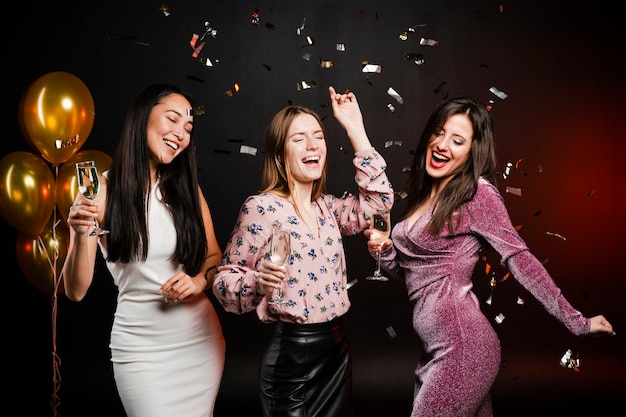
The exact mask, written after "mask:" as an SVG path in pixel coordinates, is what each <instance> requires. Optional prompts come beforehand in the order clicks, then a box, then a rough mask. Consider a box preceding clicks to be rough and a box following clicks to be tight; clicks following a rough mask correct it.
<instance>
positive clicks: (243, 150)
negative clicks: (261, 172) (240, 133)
mask: <svg viewBox="0 0 626 417" xmlns="http://www.w3.org/2000/svg"><path fill="white" fill-rule="evenodd" d="M256 151H257V149H256V148H254V147H252V146H247V145H241V147H240V148H239V153H245V154H248V155H252V156H256Z"/></svg>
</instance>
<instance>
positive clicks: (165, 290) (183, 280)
mask: <svg viewBox="0 0 626 417" xmlns="http://www.w3.org/2000/svg"><path fill="white" fill-rule="evenodd" d="M199 280H200V278H192V277H190V276H189V275H187V274H185V273H184V272H177V273H176V274H175V275H174V276H172V277H171V278H170V279H168V280H167V281H165V284H163V285H162V286H161V288H159V294H165V302H166V303H168V304H174V303H178V302H181V301H184V300H185V299H186V298H188V297H191V296H193V295H197V294H200V293H201V292H202V291H204V278H202V279H201V284H202V285H200V286H199V285H198V284H197V281H199Z"/></svg>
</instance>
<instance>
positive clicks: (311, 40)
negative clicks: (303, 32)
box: [306, 36, 315, 46]
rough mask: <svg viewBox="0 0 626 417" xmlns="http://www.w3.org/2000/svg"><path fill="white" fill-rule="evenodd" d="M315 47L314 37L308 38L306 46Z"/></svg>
mask: <svg viewBox="0 0 626 417" xmlns="http://www.w3.org/2000/svg"><path fill="white" fill-rule="evenodd" d="M311 45H315V38H314V37H312V36H307V37H306V46H311Z"/></svg>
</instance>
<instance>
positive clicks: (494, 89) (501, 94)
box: [489, 87, 509, 100]
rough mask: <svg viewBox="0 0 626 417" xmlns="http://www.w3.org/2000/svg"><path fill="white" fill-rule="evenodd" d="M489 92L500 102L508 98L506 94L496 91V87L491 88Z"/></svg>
mask: <svg viewBox="0 0 626 417" xmlns="http://www.w3.org/2000/svg"><path fill="white" fill-rule="evenodd" d="M489 91H490V92H491V93H493V94H494V95H495V96H496V97H498V98H499V99H500V100H504V99H505V98H507V97H508V96H509V95H508V94H506V93H504V92H502V91H500V90H498V89H497V88H496V87H491V88H490V89H489Z"/></svg>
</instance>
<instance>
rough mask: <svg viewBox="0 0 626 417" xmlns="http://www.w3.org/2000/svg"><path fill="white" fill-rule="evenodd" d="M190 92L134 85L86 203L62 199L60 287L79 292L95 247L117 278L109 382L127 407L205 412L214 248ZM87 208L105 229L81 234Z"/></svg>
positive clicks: (220, 358)
mask: <svg viewBox="0 0 626 417" xmlns="http://www.w3.org/2000/svg"><path fill="white" fill-rule="evenodd" d="M192 133H193V100H192V98H191V97H190V96H189V95H188V94H186V93H185V92H183V91H181V90H180V89H178V88H177V87H175V86H171V85H153V86H150V87H148V88H146V89H145V90H144V91H143V92H141V93H140V94H139V95H138V96H137V98H136V99H135V101H134V102H133V104H132V105H131V107H130V109H129V110H128V113H127V115H126V120H125V123H124V126H123V130H122V134H121V137H120V141H119V143H118V146H117V150H116V152H115V154H114V157H113V162H112V165H111V169H110V170H109V171H107V172H105V173H104V175H102V176H101V178H100V191H99V193H98V195H97V198H96V199H95V201H91V200H88V199H86V198H85V197H83V196H82V195H81V194H79V195H78V196H77V197H76V200H75V201H74V204H73V205H72V207H71V208H70V211H69V215H68V224H69V226H70V250H69V252H68V254H67V256H66V261H65V265H64V268H63V281H64V288H65V294H66V295H67V297H69V298H70V299H71V300H74V301H80V300H82V299H83V298H84V297H85V295H86V293H87V291H88V290H89V287H90V285H91V282H92V280H93V275H94V268H95V261H96V251H97V248H98V247H99V248H100V250H101V252H102V255H103V256H104V258H105V259H106V261H107V266H108V268H109V271H110V272H111V275H112V276H113V280H114V282H115V284H116V286H117V288H118V298H117V307H116V311H115V317H114V321H113V327H112V330H111V341H110V347H111V361H112V362H113V372H114V377H115V383H116V385H117V389H118V392H119V395H120V398H121V400H122V403H123V405H124V409H125V411H126V413H127V415H128V416H129V417H147V416H150V417H160V416H163V417H171V416H185V417H211V416H212V415H213V409H214V405H215V399H216V397H217V393H218V390H219V386H220V382H221V379H222V374H223V370H224V357H225V342H224V336H223V334H222V328H221V325H220V322H219V318H218V316H217V314H216V312H215V310H214V308H213V305H212V303H211V301H210V299H209V298H208V296H207V293H206V292H205V290H207V289H208V288H211V285H212V281H213V274H214V273H215V265H217V264H218V262H219V260H220V258H221V255H222V253H221V250H220V248H219V245H218V243H217V239H216V237H215V232H214V229H213V221H212V219H211V212H210V210H209V206H208V204H207V202H206V199H205V198H204V196H203V193H202V191H201V189H200V187H199V185H198V179H197V170H196V162H195V154H194V140H193V134H192ZM94 217H95V218H96V219H97V220H98V222H99V223H100V226H101V227H102V228H104V229H107V230H109V231H110V232H109V233H108V234H105V235H101V236H97V237H91V236H89V233H90V232H91V230H92V229H93V225H94Z"/></svg>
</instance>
